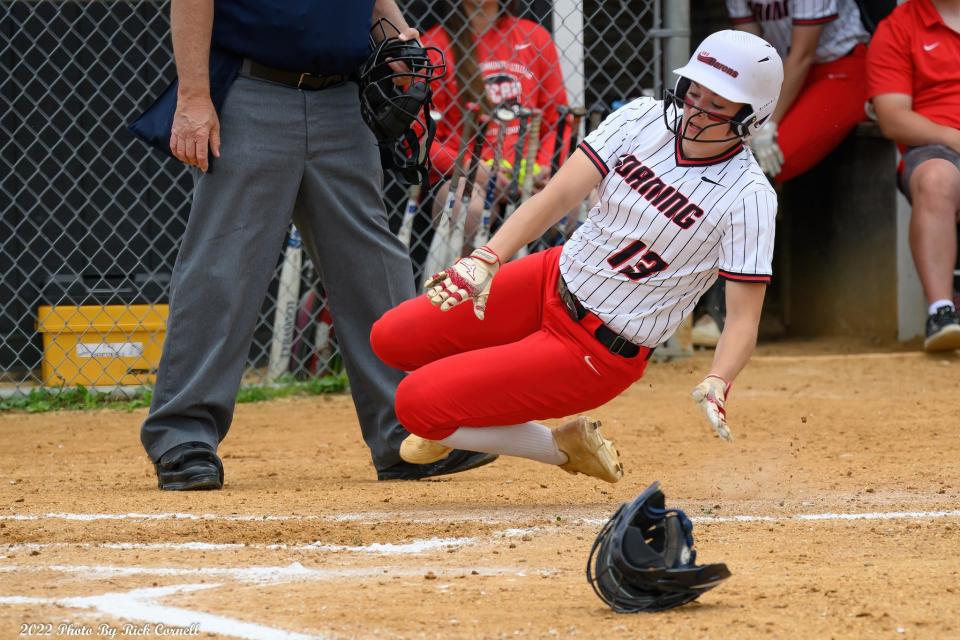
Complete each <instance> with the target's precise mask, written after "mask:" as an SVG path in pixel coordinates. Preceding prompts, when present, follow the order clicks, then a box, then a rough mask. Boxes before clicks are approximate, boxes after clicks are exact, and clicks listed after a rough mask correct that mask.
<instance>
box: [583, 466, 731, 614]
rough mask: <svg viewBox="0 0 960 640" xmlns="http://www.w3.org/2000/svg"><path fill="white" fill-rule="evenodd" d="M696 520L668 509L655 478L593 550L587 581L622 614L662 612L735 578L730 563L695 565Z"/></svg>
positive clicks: (610, 524)
mask: <svg viewBox="0 0 960 640" xmlns="http://www.w3.org/2000/svg"><path fill="white" fill-rule="evenodd" d="M696 557H697V553H696V551H695V550H694V549H693V523H692V522H691V521H690V519H689V518H687V516H686V514H684V513H683V511H681V510H679V509H666V507H665V498H664V495H663V492H662V491H661V490H660V484H659V483H658V482H654V483H653V484H652V485H650V486H649V487H648V488H647V489H646V491H644V492H643V493H642V494H640V496H639V497H638V498H637V499H636V500H634V501H633V502H632V503H624V504H623V505H621V506H620V508H619V509H618V510H617V512H616V513H615V514H614V515H613V517H612V518H610V520H609V521H608V522H607V523H606V524H605V525H604V527H603V529H602V530H601V531H600V534H599V535H598V536H597V539H596V540H595V541H594V543H593V547H592V548H591V549H590V557H589V558H588V559H587V580H588V581H589V582H590V584H591V586H592V587H593V590H594V591H595V592H596V594H597V595H598V596H600V599H601V600H603V601H604V602H605V603H607V605H609V606H610V608H611V609H613V610H614V611H616V612H618V613H637V612H640V611H663V610H664V609H671V608H673V607H677V606H680V605H682V604H686V603H687V602H690V601H691V600H695V599H697V598H698V597H700V595H701V594H703V593H706V592H707V591H709V590H710V589H712V588H714V587H715V586H717V585H718V584H720V583H721V582H723V581H724V580H726V579H727V578H729V577H730V571H729V569H727V565H725V564H722V563H718V564H707V565H699V566H698V565H697V564H696Z"/></svg>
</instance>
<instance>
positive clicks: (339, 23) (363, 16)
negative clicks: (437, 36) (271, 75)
mask: <svg viewBox="0 0 960 640" xmlns="http://www.w3.org/2000/svg"><path fill="white" fill-rule="evenodd" d="M373 4H374V0H215V1H214V17H213V43H214V44H215V45H217V46H218V47H221V48H223V49H226V50H227V51H230V52H232V53H235V54H237V55H238V56H241V57H243V58H250V59H251V60H254V61H256V62H259V63H260V64H263V65H267V66H270V67H277V68H280V69H289V70H291V71H305V72H308V73H314V74H333V73H342V74H350V73H353V72H354V71H356V70H357V68H358V67H359V66H360V64H361V63H363V61H364V60H366V58H367V56H368V55H369V53H370V45H369V38H370V26H371V25H370V19H371V15H372V14H373Z"/></svg>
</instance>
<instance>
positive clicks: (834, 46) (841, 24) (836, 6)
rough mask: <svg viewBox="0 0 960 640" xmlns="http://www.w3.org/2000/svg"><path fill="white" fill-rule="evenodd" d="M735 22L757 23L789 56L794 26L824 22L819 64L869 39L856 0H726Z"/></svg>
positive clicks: (783, 52) (817, 60) (818, 46)
mask: <svg viewBox="0 0 960 640" xmlns="http://www.w3.org/2000/svg"><path fill="white" fill-rule="evenodd" d="M727 12H728V13H729V14H730V18H731V19H732V20H733V23H734V24H748V23H750V22H756V23H758V24H759V25H760V29H761V30H762V31H763V38H764V40H766V41H767V42H769V43H770V44H772V45H773V46H774V47H776V49H777V53H779V54H780V57H781V58H784V59H786V57H787V53H788V52H789V51H790V42H791V39H792V37H793V28H794V27H795V26H801V27H802V26H811V25H823V31H822V32H820V41H819V43H818V44H817V53H816V55H815V57H814V59H813V61H814V62H815V63H816V64H823V63H824V62H831V61H833V60H836V59H838V58H842V57H843V56H845V55H847V54H848V53H850V52H851V51H852V50H853V48H854V47H856V46H857V45H858V44H861V43H866V42H867V41H869V40H870V34H869V33H868V32H867V30H866V28H865V27H864V26H863V22H862V21H861V20H860V9H859V8H857V3H856V2H855V0H727Z"/></svg>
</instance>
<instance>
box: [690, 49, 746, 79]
mask: <svg viewBox="0 0 960 640" xmlns="http://www.w3.org/2000/svg"><path fill="white" fill-rule="evenodd" d="M697 60H699V61H700V62H702V63H703V64H706V65H710V66H711V67H713V68H714V69H719V70H720V71H723V72H724V73H725V74H727V75H728V76H730V77H732V78H736V77H737V76H739V75H740V72H739V71H737V70H736V69H734V68H732V67H728V66H727V65H725V64H723V63H722V62H720V61H719V60H717V59H716V58H714V57H713V56H711V55H710V54H709V53H707V52H706V51H701V52H700V53H699V54H697Z"/></svg>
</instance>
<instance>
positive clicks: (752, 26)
mask: <svg viewBox="0 0 960 640" xmlns="http://www.w3.org/2000/svg"><path fill="white" fill-rule="evenodd" d="M733 28H734V29H736V30H737V31H746V32H747V33H752V34H753V35H755V36H758V37H761V38H762V37H763V30H762V29H761V28H760V23H758V22H755V21H752V20H751V21H750V22H737V21H736V20H734V23H733Z"/></svg>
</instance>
